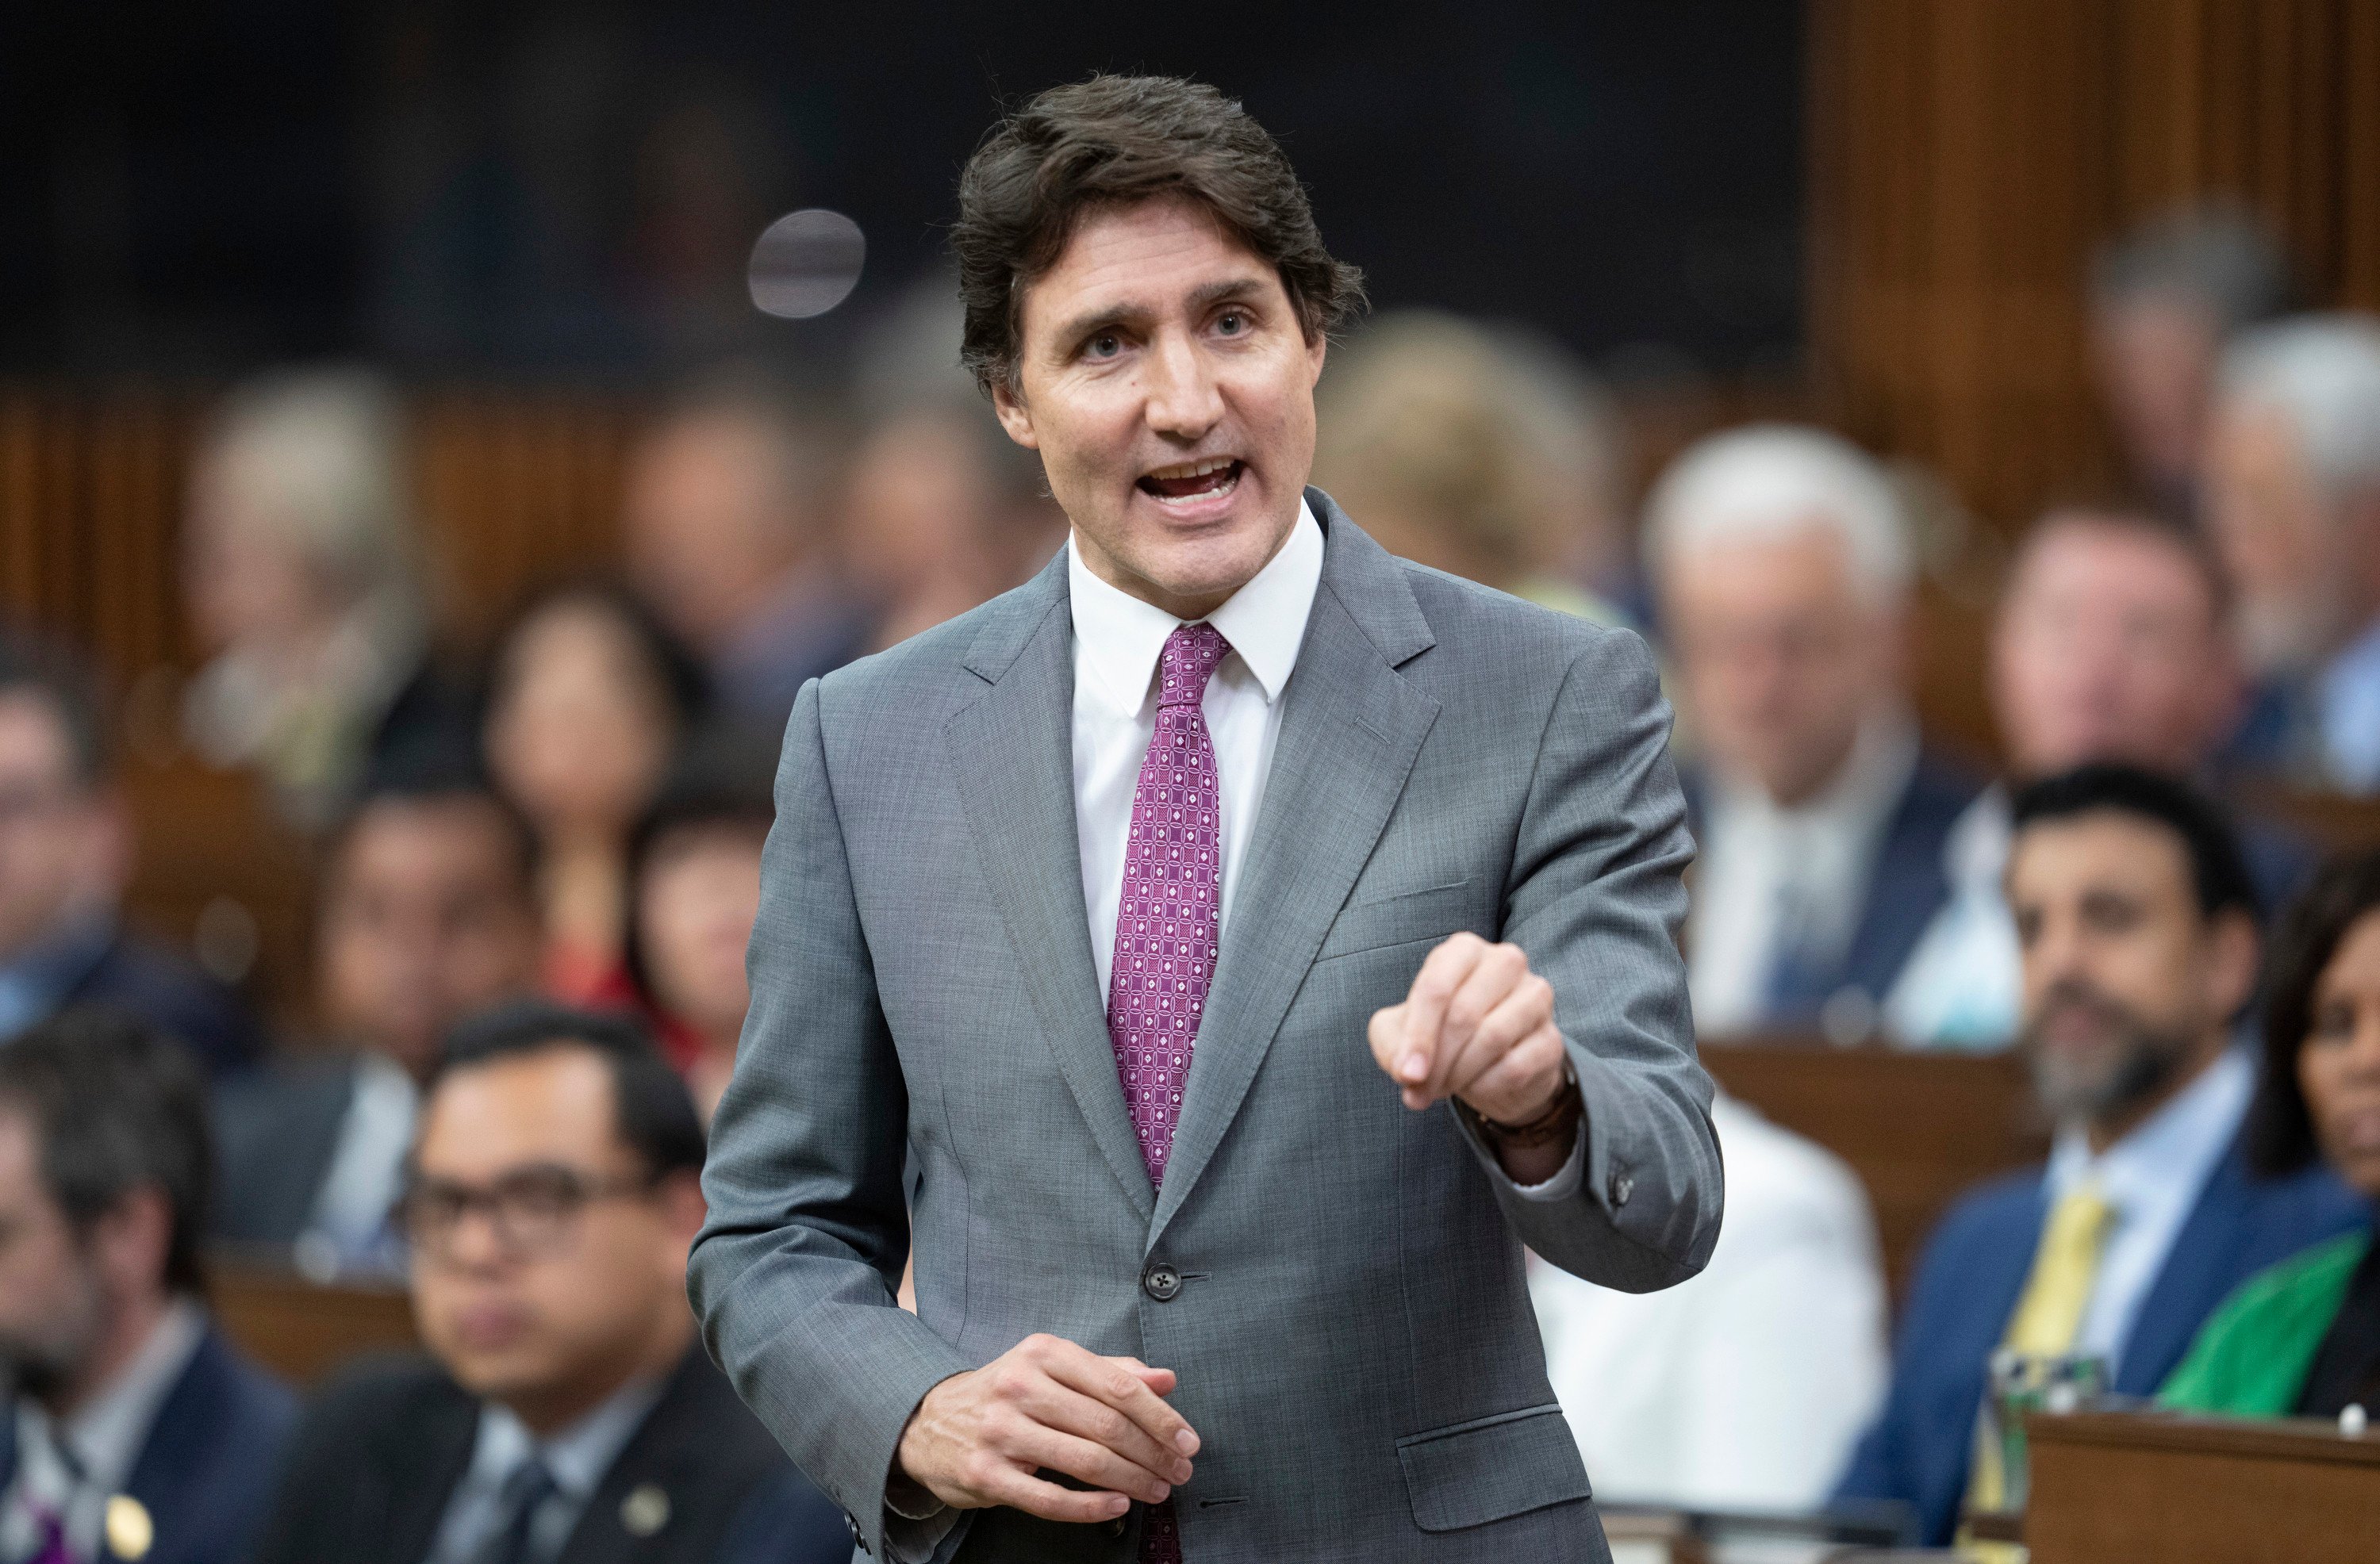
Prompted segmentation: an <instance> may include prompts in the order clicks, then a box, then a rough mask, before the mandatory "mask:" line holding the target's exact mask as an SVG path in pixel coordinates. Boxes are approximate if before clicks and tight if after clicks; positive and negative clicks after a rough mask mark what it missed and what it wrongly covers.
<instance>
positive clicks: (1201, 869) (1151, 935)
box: [1108, 624, 1231, 1185]
mask: <svg viewBox="0 0 2380 1564" xmlns="http://www.w3.org/2000/svg"><path fill="white" fill-rule="evenodd" d="M1230 650H1231V644H1230V643H1229V642H1227V641H1225V640H1224V639H1223V636H1222V632H1221V631H1220V630H1218V629H1216V628H1215V627H1214V626H1213V625H1212V624H1184V625H1183V626H1182V627H1181V628H1180V629H1178V630H1176V631H1174V632H1173V634H1172V635H1171V636H1169V637H1166V639H1165V652H1164V655H1163V657H1162V658H1161V659H1160V661H1159V668H1160V684H1159V687H1158V694H1157V731H1156V732H1155V733H1153V734H1150V735H1149V737H1148V755H1147V758H1145V759H1143V760H1142V761H1141V763H1140V785H1139V786H1138V787H1137V788H1135V790H1134V792H1133V795H1132V836H1131V838H1130V840H1129V841H1128V842H1127V843H1125V845H1124V856H1123V896H1122V898H1121V899H1120V900H1119V901H1118V902H1117V903H1116V931H1115V962H1114V965H1113V967H1112V969H1111V972H1110V974H1109V976H1108V1037H1110V1038H1111V1039H1112V1040H1113V1042H1114V1043H1115V1057H1116V1073H1117V1075H1118V1076H1120V1077H1121V1078H1122V1079H1123V1100H1124V1104H1125V1106H1126V1107H1127V1108H1129V1109H1131V1110H1132V1128H1133V1133H1134V1134H1136V1135H1138V1136H1139V1137H1140V1156H1141V1160H1142V1161H1143V1162H1144V1163H1146V1164H1147V1168H1148V1182H1149V1183H1150V1184H1151V1185H1159V1184H1162V1183H1163V1182H1165V1159H1166V1158H1167V1157H1168V1156H1169V1155H1171V1154H1172V1150H1173V1129H1174V1125H1175V1124H1176V1123H1177V1122H1178V1121H1180V1119H1181V1117H1182V1083H1183V1082H1184V1080H1185V1079H1187V1078H1188V1076H1189V1073H1190V1048H1191V1045H1192V1044H1193V1043H1194V1042H1195V1041H1196V1039H1197V1037H1198V1017H1199V1016H1200V1014H1201V1013H1203V1012H1205V1010H1206V1008H1207V983H1208V978H1210V977H1212V976H1214V971H1215V937H1216V928H1217V926H1218V920H1219V916H1220V901H1219V894H1220V890H1221V887H1222V883H1223V831H1222V791H1221V788H1220V784H1219V782H1217V779H1216V775H1215V746H1214V744H1213V742H1212V741H1211V740H1209V739H1208V736H1207V715H1206V712H1205V711H1204V710H1203V709H1201V708H1200V705H1199V702H1200V701H1201V700H1203V699H1204V698H1205V697H1206V694H1207V680H1208V676H1209V675H1210V674H1212V673H1214V672H1215V665H1216V664H1217V663H1219V662H1220V661H1223V654H1224V653H1225V652H1227V651H1230Z"/></svg>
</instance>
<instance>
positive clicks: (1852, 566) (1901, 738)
mask: <svg viewBox="0 0 2380 1564" xmlns="http://www.w3.org/2000/svg"><path fill="white" fill-rule="evenodd" d="M1645 561H1646V564H1647V566H1648V568H1649V569H1650V571H1651V572H1652V576H1653V582H1654V587H1655V590H1656V592H1657V593H1658V597H1659V600H1660V605H1661V617H1662V622H1663V624H1664V625H1665V626H1666V627H1667V628H1668V630H1669V633H1670V649H1671V651H1672V653H1673V656H1674V660H1675V664H1676V668H1677V672H1678V676H1679V681H1680V692H1681V695H1682V701H1681V705H1682V708H1683V709H1684V714H1685V718H1686V721H1687V722H1688V723H1689V724H1690V725H1691V731H1692V736H1693V739H1694V744H1695V745H1696V746H1697V749H1698V752H1699V764H1698V765H1697V766H1695V767H1694V768H1692V769H1690V770H1689V772H1688V775H1687V777H1686V779H1685V780H1686V783H1687V788H1686V796H1687V804H1688V806H1689V807H1690V808H1691V809H1693V810H1694V831H1695V835H1696V836H1697V838H1698V839H1699V840H1700V842H1701V844H1702V856H1701V859H1700V862H1699V863H1698V864H1697V866H1696V867H1695V878H1694V899H1693V907H1692V910H1691V911H1690V912H1689V914H1688V915H1687V964H1688V966H1687V971H1688V979H1689V982H1690V984H1691V986H1692V988H1693V993H1694V1020H1695V1023H1696V1024H1697V1025H1698V1026H1699V1027H1700V1028H1701V1029H1702V1030H1703V1031H1704V1032H1705V1033H1706V1034H1710V1035H1718V1036H1724V1035H1727V1034H1730V1033H1733V1034H1742V1033H1747V1032H1755V1031H1764V1030H1770V1031H1776V1030H1798V1031H1810V1030H1815V1029H1819V1028H1823V1029H1824V1030H1825V1031H1826V1032H1827V1033H1828V1035H1829V1036H1831V1037H1836V1038H1838V1039H1839V1040H1841V1041H1857V1040H1859V1039H1861V1038H1863V1037H1866V1036H1867V1035H1868V1034H1869V1033H1870V1032H1871V1031H1872V1030H1873V1029H1874V1026H1875V1022H1876V1013H1877V1009H1878V1007H1879V1006H1880V1005H1881V1004H1882V1002H1883V1000H1884V998H1885V996H1886V995H1887V994H1888V993H1889V992H1890V991H1891V988H1892V985H1893V982H1894V980H1895V979H1896V978H1897V977H1899V976H1900V968H1901V964H1902V963H1904V962H1905V961H1906V960H1907V959H1908V957H1909V952H1910V951H1911V950H1912V949H1913V947H1914V946H1915V945H1916V943H1917V939H1918V936H1919V934H1920V933H1922V932H1923V931H1924V929H1925V924H1926V920H1927V919H1929V918H1931V917H1932V916H1933V915H1934V914H1935V912H1936V911H1937V909H1938V908H1939V907H1940V906H1941V905H1942V903H1943V902H1944V901H1945V900H1946V899H1947V898H1948V896H1949V881H1948V879H1946V878H1945V876H1944V873H1943V865H1942V847H1943V842H1944V840H1945V838H1947V837H1948V835H1949V830H1950V826H1951V822H1952V821H1954V820H1956V819H1957V818H1958V816H1959V811H1960V810H1961V809H1963V808H1965V807H1966V806H1967V802H1968V800H1969V799H1971V798H1973V796H1974V793H1975V789H1974V788H1973V786H1971V785H1969V784H1967V783H1966V782H1962V781H1960V780H1958V779H1956V778H1954V777H1953V776H1952V775H1951V774H1950V773H1949V771H1948V770H1945V769H1944V768H1943V767H1942V766H1940V765H1938V764H1937V763H1935V762H1934V761H1933V760H1931V759H1929V758H1927V757H1926V756H1925V755H1924V754H1923V753H1922V751H1921V749H1920V746H1919V743H1918V735H1917V723H1916V720H1915V718H1914V717H1913V715H1912V713H1911V711H1910V708H1909V700H1908V694H1907V687H1906V686H1907V666H1906V664H1907V655H1906V649H1905V645H1904V642H1905V636H1906V623H1905V621H1906V619H1907V613H1908V599H1909V593H1910V585H1911V571H1912V564H1911V558H1910V546H1909V540H1908V538H1907V536H1906V533H1905V530H1904V522H1903V518H1902V515H1901V509H1900V503H1899V500H1898V497H1897V496H1896V495H1895V494H1894V492H1893V489H1892V485H1891V484H1890V483H1889V482H1888V480H1887V479H1886V477H1885V474H1884V472H1883V470H1882V468H1880V467H1878V466H1877V465H1876V462H1875V461H1874V460H1873V459H1872V458H1871V457H1869V456H1868V455H1865V454H1864V453H1863V452H1861V451H1860V450H1859V449H1858V448H1857V447H1855V446H1852V445H1851V444H1849V443H1846V442H1844V441H1842V440H1840V439H1838V438H1836V437H1835V436H1834V435H1831V434H1827V433H1823V432H1821V431H1820V430H1814V429H1800V428H1791V427H1785V426H1770V427H1760V428H1751V429H1741V430H1731V431H1730V432H1728V433H1724V434H1718V435H1714V436H1712V437H1710V438H1709V439H1706V440H1705V441H1703V442H1701V443H1698V444H1696V445H1694V447H1692V448H1691V449H1689V450H1688V451H1687V452H1686V454H1685V455H1682V456H1681V457H1680V458H1679V459H1678V461H1677V463H1676V464H1675V465H1674V466H1673V467H1670V470H1669V472H1668V473H1666V474H1665V475H1664V476H1663V477H1662V479H1661V480H1660V482H1659V483H1658V485H1657V486H1656V488H1655V490H1654V491H1653V494H1652V496H1651V498H1650V500H1649V501H1648V502H1647V520H1646V530H1645Z"/></svg>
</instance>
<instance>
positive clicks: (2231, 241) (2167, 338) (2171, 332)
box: [2091, 205, 2289, 522]
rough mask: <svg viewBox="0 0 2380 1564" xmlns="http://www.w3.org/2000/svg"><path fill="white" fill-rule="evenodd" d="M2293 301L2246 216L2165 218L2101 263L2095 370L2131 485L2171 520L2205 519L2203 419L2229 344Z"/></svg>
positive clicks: (2220, 209)
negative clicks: (2236, 334) (2218, 366)
mask: <svg viewBox="0 0 2380 1564" xmlns="http://www.w3.org/2000/svg"><path fill="white" fill-rule="evenodd" d="M2288 303H2289V266H2288V262H2287V261H2286V259H2285V258H2284V257H2283V256H2282V254H2281V250H2280V247H2279V246H2278V245H2277V243H2275V242H2274V240H2273V237H2272V236H2271V235H2270V234H2269V233H2268V232H2267V231H2266V230H2265V226H2264V225H2263V224H2261V223H2259V222H2257V220H2256V219H2255V217H2254V216H2253V214H2251V213H2250V212H2247V211H2246V210H2244V209H2241V208H2237V207H2233V206H2227V205H2213V206H2202V207H2191V208H2186V209H2184V210H2182V211H2180V212H2169V213H2168V214H2166V215H2165V216H2163V217H2161V218H2158V219H2156V220H2155V221H2154V222H2152V223H2149V224H2145V225H2144V226H2143V227H2141V228H2138V229H2135V230H2134V231H2132V232H2131V233H2130V234H2127V235H2126V236H2123V237H2122V238H2120V239H2119V240H2118V241H2116V243H2114V244H2112V245H2110V246H2109V247H2107V249H2105V250H2103V251H2102V252H2101V253H2100V255H2099V257H2098V261H2097V263H2096V264H2095V267H2094V268H2093V274H2092V287H2091V349H2092V363H2093V368H2094V369H2095V371H2096V374H2097V379H2098V382H2099V391H2100V394H2101V396H2102V397H2103V398H2104V399H2105V400H2106V402H2107V412H2108V416H2109V418H2110V421H2111V422H2112V423H2113V424H2114V425H2115V430H2116V438H2117V443H2118V444H2119V446H2120V447H2121V448H2122V451H2123V455H2124V458H2125V464H2126V466H2127V467H2129V468H2130V469H2131V478H2132V480H2133V482H2134V483H2135V484H2137V485H2138V486H2139V489H2140V491H2141V492H2142V493H2143V494H2144V495H2146V496H2148V497H2149V499H2150V500H2151V501H2152V502H2153V503H2155V506H2156V508H2157V509H2158V511H2159V512H2160V513H2161V514H2163V515H2166V516H2167V517H2168V518H2170V519H2173V520H2176V521H2181V522H2190V521H2194V520H2195V519H2197V517H2198V516H2199V515H2200V514H2201V510H2202V507H2203V503H2204V497H2203V487H2204V475H2205V453H2206V420H2207V410H2208V406H2209V404H2210V403H2211V402H2212V400H2213V394H2214V387H2215V373H2216V362H2217V361H2218V360H2219V359H2220V358H2221V357H2222V354H2223V346H2224V344H2225V342H2226V341H2227V340H2228V339H2229V337H2230V336H2231V335H2232V333H2235V332H2238V331H2240V330H2242V329H2243V328H2245V327H2248V326H2250V325H2253V324H2254V323H2255V322H2256V321H2261V320H2264V319H2265V318H2266V317H2267V316H2271V315H2275V314H2278V313H2279V312H2280V311H2281V310H2282V309H2285V308H2286V307H2287V306H2288Z"/></svg>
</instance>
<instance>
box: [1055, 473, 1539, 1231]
mask: <svg viewBox="0 0 2380 1564" xmlns="http://www.w3.org/2000/svg"><path fill="white" fill-rule="evenodd" d="M1322 552H1323V542H1322V527H1321V525H1320V524H1319V523H1318V522H1317V521H1316V520H1315V519H1314V512H1313V510H1312V509H1311V508H1309V507H1308V506H1307V505H1306V503H1305V502H1304V501H1303V500H1301V501H1299V502H1298V506H1297V520H1296V522H1295V523H1294V524H1293V525H1292V527H1290V533H1289V538H1288V540H1286V541H1285V542H1283V543H1282V544H1281V549H1280V552H1277V553H1275V554H1274V555H1273V556H1272V558H1271V559H1270V560H1269V561H1268V562H1267V563H1266V564H1265V567H1264V568H1263V569H1262V570H1259V571H1257V573H1256V575H1255V576H1251V577H1249V579H1248V582H1247V585H1245V586H1244V587H1242V588H1240V589H1239V590H1238V591H1236V592H1234V593H1233V594H1232V595H1231V597H1230V598H1228V599H1226V600H1224V602H1223V605H1222V606H1221V607H1220V608H1219V609H1217V610H1216V611H1215V612H1212V613H1210V614H1208V616H1207V623H1208V624H1211V625H1213V626H1214V627H1215V628H1216V629H1217V630H1218V631H1220V633H1221V635H1222V637H1223V639H1224V640H1226V641H1228V642H1230V643H1231V648H1232V649H1231V650H1230V651H1229V652H1227V653H1226V654H1224V657H1223V660H1222V661H1220V662H1219V663H1217V664H1216V665H1215V672H1214V674H1213V676H1212V677H1210V678H1209V679H1208V681H1207V694H1206V699H1205V700H1204V701H1203V702H1202V703H1201V705H1200V708H1199V709H1200V711H1201V712H1202V713H1203V714H1204V715H1205V717H1206V719H1207V734H1208V739H1209V740H1210V741H1211V742H1212V743H1213V745H1214V746H1215V773H1216V780H1217V782H1219V783H1220V792H1221V794H1222V834H1223V879H1222V885H1221V887H1220V900H1219V905H1218V909H1217V922H1216V930H1215V932H1216V937H1217V940H1218V941H1219V942H1220V939H1221V936H1222V932H1223V929H1224V928H1225V927H1228V926H1229V925H1230V922H1231V916H1232V896H1233V891H1236V890H1237V889H1238V886H1239V881H1240V868H1241V865H1242V864H1243V863H1244V862H1245V859H1246V857H1247V851H1248V841H1249V839H1250V837H1252V836H1253V835H1254V834H1255V832H1256V820H1257V809H1258V808H1259V807H1261V806H1262V805H1263V802H1264V787H1265V776H1266V773H1267V772H1268V771H1269V770H1270V769H1271V766H1272V750H1273V744H1274V742H1275V741H1276V740H1277V739H1278V738H1279V737H1280V736H1281V693H1282V692H1283V691H1284V690H1286V689H1287V688H1288V687H1289V676H1290V673H1292V672H1293V670H1294V669H1295V668H1296V666H1297V649H1298V647H1299V645H1300V644H1301V643H1302V642H1304V640H1305V622H1306V620H1307V618H1308V617H1310V616H1311V615H1312V613H1313V612H1314V594H1315V593H1316V591H1318V589H1319V588H1321V585H1322ZM1066 589H1067V599H1068V603H1069V606H1070V609H1071V611H1072V613H1073V617H1074V624H1075V712H1074V724H1075V735H1074V741H1075V843H1076V845H1077V847H1078V850H1079V851H1080V853H1081V855H1082V865H1083V905H1084V906H1085V908H1087V910H1088V912H1089V914H1090V923H1091V959H1092V960H1093V961H1094V962H1096V963H1097V964H1098V968H1099V998H1100V1000H1101V1002H1102V1003H1104V1002H1105V1000H1106V999H1107V992H1108V979H1109V975H1110V970H1111V968H1112V967H1113V966H1114V964H1115V930H1116V909H1117V906H1118V905H1119V903H1122V901H1123V859H1124V849H1125V847H1126V845H1127V844H1128V843H1130V842H1131V840H1132V803H1133V794H1134V793H1135V791H1136V790H1137V788H1138V786H1139V783H1140V767H1141V762H1142V761H1143V760H1145V759H1146V758H1147V755H1148V741H1149V738H1150V735H1152V734H1155V733H1156V732H1157V670H1158V663H1159V660H1160V657H1161V656H1162V654H1163V652H1164V650H1165V642H1166V638H1167V637H1170V636H1172V634H1173V632H1174V631H1176V630H1178V629H1180V628H1181V627H1182V625H1183V623H1184V621H1182V620H1179V619H1176V618H1174V617H1173V615H1172V614H1170V613H1168V612H1165V611H1164V610H1163V609H1161V608H1159V607H1158V606H1157V605H1156V604H1154V603H1150V602H1147V601H1144V600H1141V599H1139V598H1136V597H1134V596H1133V595H1132V594H1131V593H1129V592H1126V591H1124V590H1123V588H1118V587H1114V586H1111V585H1110V584H1109V583H1108V582H1107V581H1105V580H1102V579H1101V578H1100V577H1099V575H1098V574H1097V573H1096V572H1094V571H1093V570H1092V569H1091V568H1090V566H1088V565H1087V564H1084V563H1083V555H1082V551H1081V550H1080V549H1078V548H1076V547H1075V540H1074V538H1073V536H1072V534H1071V533H1070V534H1069V535H1068V537H1067V540H1066ZM1350 1043H1351V1046H1354V1047H1356V1048H1362V1047H1365V1046H1366V1044H1365V1039H1364V1038H1362V1037H1354V1038H1352V1039H1350ZM1194 1058H1195V1055H1194ZM1193 1069H1196V1065H1195V1064H1194V1065H1193ZM1585 1166H1586V1133H1585V1127H1584V1126H1582V1127H1581V1129H1580V1132H1579V1136H1578V1140H1577V1142H1576V1144H1575V1145H1573V1146H1572V1148H1571V1156H1570V1160H1569V1161H1568V1162H1567V1163H1566V1164H1564V1166H1563V1167H1562V1169H1561V1170H1560V1171H1559V1172H1557V1173H1556V1174H1555V1175H1554V1176H1553V1177H1552V1178H1550V1179H1548V1180H1547V1181H1546V1182H1543V1183H1537V1184H1521V1185H1517V1186H1515V1187H1517V1188H1519V1189H1520V1191H1521V1193H1522V1194H1525V1195H1528V1196H1530V1197H1531V1198H1533V1199H1538V1200H1561V1199H1566V1198H1568V1197H1569V1196H1570V1195H1571V1194H1573V1193H1574V1192H1575V1191H1576V1190H1577V1188H1578V1185H1579V1182H1580V1180H1581V1179H1582V1178H1583V1177H1584V1176H1585Z"/></svg>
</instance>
